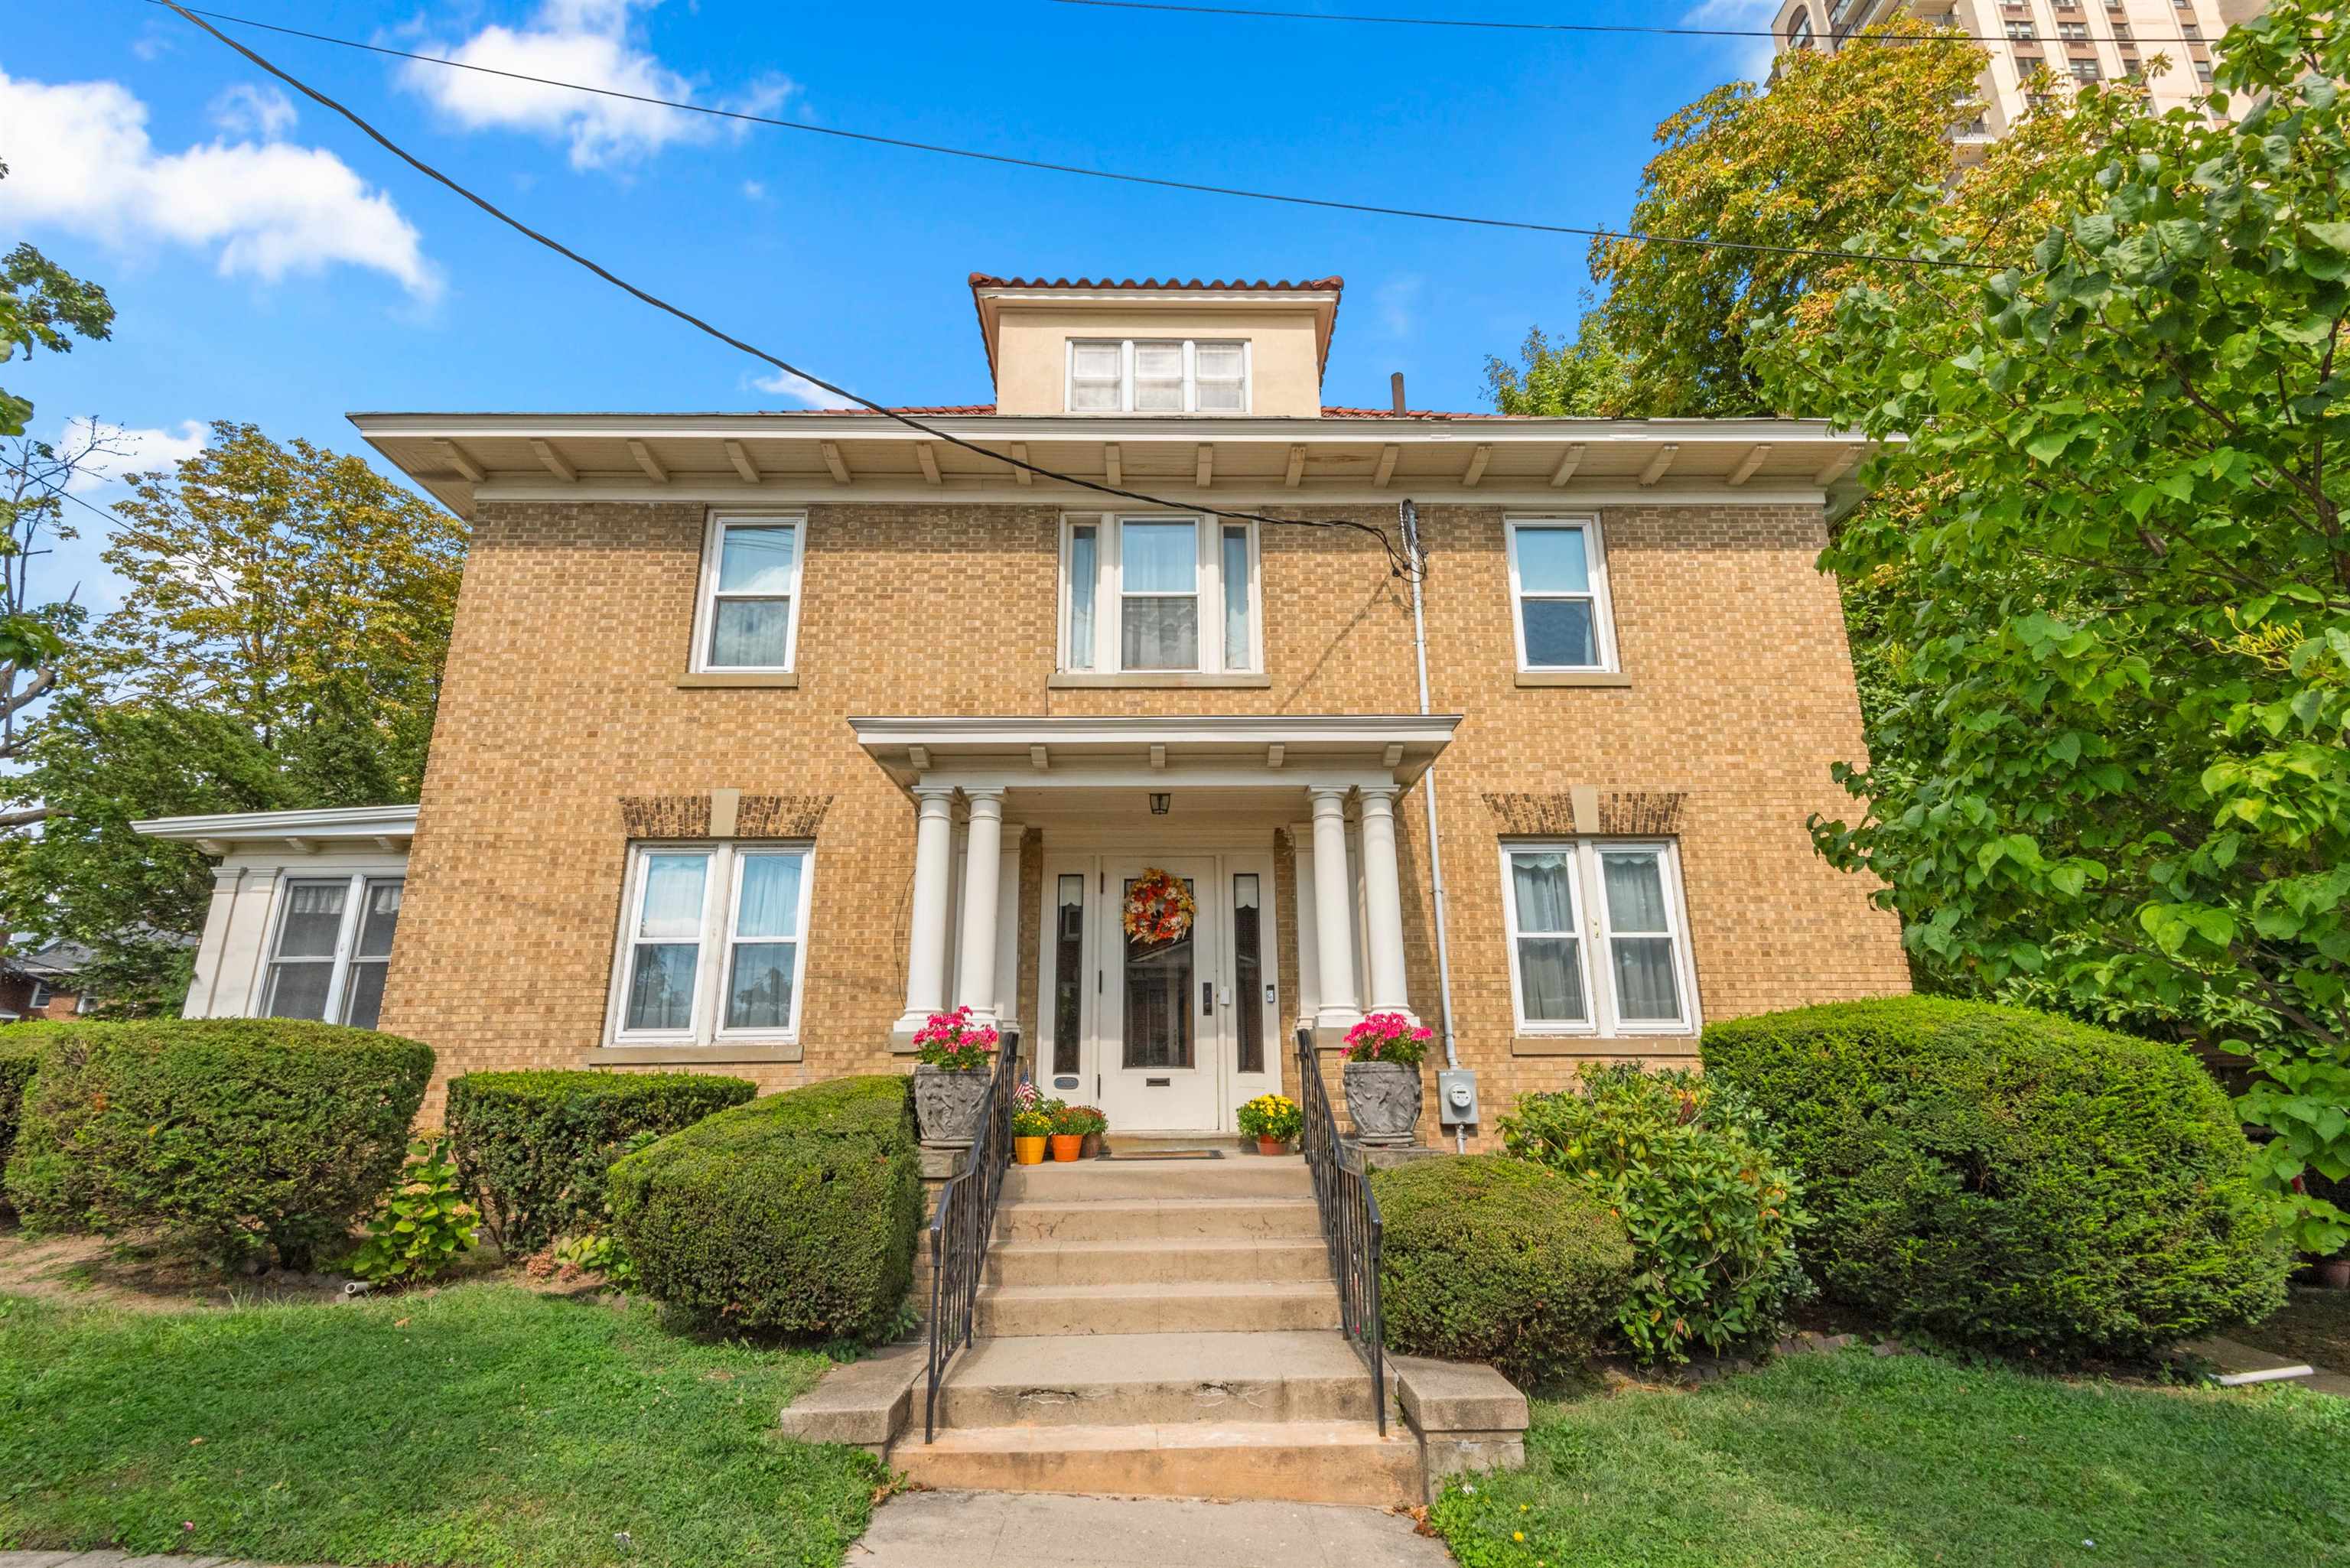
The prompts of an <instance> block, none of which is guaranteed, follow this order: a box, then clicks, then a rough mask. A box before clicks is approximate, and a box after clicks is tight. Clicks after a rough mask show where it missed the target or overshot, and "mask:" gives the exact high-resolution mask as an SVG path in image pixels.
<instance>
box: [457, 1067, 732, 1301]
mask: <svg viewBox="0 0 2350 1568" xmlns="http://www.w3.org/2000/svg"><path fill="white" fill-rule="evenodd" d="M758 1092H759V1091H758V1088H757V1086H756V1085H754V1084H752V1083H751V1082H750V1081H749V1080H747V1079H743V1078H719V1077H712V1076H709V1075H704V1074H700V1073H596V1072H540V1073H468V1074H466V1075H464V1076H463V1077H462V1078H452V1079H451V1080H450V1081H449V1109H448V1125H449V1143H450V1148H451V1151H452V1153H454V1154H455V1155H456V1157H457V1171H458V1178H459V1180H460V1181H461V1182H462V1183H463V1187H464V1189H465V1196H466V1198H467V1199H469V1200H471V1201H472V1203H473V1207H474V1208H476V1209H478V1210H481V1213H482V1225H483V1228H484V1230H486V1231H489V1233H490V1240H492V1241H495V1242H496V1243H497V1244H498V1248H499V1250H500V1251H503V1252H504V1253H505V1254H506V1255H507V1256H508V1257H518V1256H520V1255H522V1254H523V1253H525V1252H535V1251H538V1250H539V1249H540V1248H541V1247H544V1246H546V1244H547V1243H548V1242H550V1241H554V1240H555V1239H556V1237H557V1236H564V1235H574V1234H581V1233H584V1232H586V1231H592V1230H594V1229H595V1228H596V1227H597V1226H598V1225H600V1224H602V1223H603V1221H604V1173H605V1171H606V1170H608V1169H609V1168H610V1167H611V1164H612V1162H613V1161H614V1160H615V1159H618V1158H619V1157H620V1156H621V1155H623V1154H625V1153H627V1152H628V1147H629V1140H630V1139H631V1138H634V1137H637V1136H638V1135H639V1134H640V1133H652V1134H655V1135H657V1136H660V1137H667V1136H669V1135H670V1134H671V1133H673V1132H680V1131H682V1130H683V1129H684V1128H686V1127H691V1126H692V1125H693V1124H694V1123H696V1122H698V1121H700V1120H701V1119H702V1117H704V1116H710V1115H712V1114H713V1113H715V1112H718V1111H723V1110H725V1109H727V1108H729V1107H730V1106H739V1105H741V1104H742V1103H743V1101H745V1100H747V1099H749V1098H750V1097H751V1096H753V1095H755V1094H757V1093H758Z"/></svg>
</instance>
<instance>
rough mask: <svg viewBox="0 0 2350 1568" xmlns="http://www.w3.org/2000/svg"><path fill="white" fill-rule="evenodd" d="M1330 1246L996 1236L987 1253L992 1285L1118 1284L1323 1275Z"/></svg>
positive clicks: (1304, 1240) (1314, 1241) (1309, 1241)
mask: <svg viewBox="0 0 2350 1568" xmlns="http://www.w3.org/2000/svg"><path fill="white" fill-rule="evenodd" d="M1329 1277H1330V1251H1329V1249H1328V1248H1327V1247H1326V1246H1324V1245H1323V1243H1322V1241H1321V1240H1320V1239H1319V1238H1318V1237H1303V1236H1301V1237H1297V1238H1295V1239H1292V1240H1289V1241H1252V1240H1241V1241H1158V1242H1149V1243H1142V1244H1137V1243H1135V1242H1133V1241H1062V1240H1060V1239H1058V1238H1057V1237H1056V1238H1055V1239H1054V1240H1052V1241H998V1242H997V1243H996V1244H995V1245H994V1246H993V1247H992V1248H990V1249H989V1251H988V1254H987V1268H986V1275H985V1278H986V1281H987V1282H988V1283H989V1284H993V1285H1116V1284H1147V1283H1149V1282H1154V1281H1160V1282H1168V1283H1173V1284H1207V1283H1211V1282H1225V1283H1245V1282H1250V1281H1253V1280H1326V1279H1328V1278H1329Z"/></svg>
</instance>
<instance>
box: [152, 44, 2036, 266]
mask: <svg viewBox="0 0 2350 1568" xmlns="http://www.w3.org/2000/svg"><path fill="white" fill-rule="evenodd" d="M148 4H150V5H161V6H165V7H167V8H168V9H170V10H172V11H175V12H177V13H178V14H179V15H181V16H185V17H187V18H188V19H189V20H190V21H192V22H195V23H196V24H197V25H198V26H203V28H204V31H206V32H208V33H210V34H212V35H213V36H214V37H215V38H218V39H220V41H221V42H223V43H224V44H227V45H228V46H229V47H231V48H233V49H235V50H237V51H238V52H239V53H240V54H244V55H246V56H247V57H250V58H252V59H254V60H256V61H259V62H260V63H261V65H262V67H263V68H264V69H265V70H268V71H270V72H272V73H273V74H276V75H277V76H279V77H281V78H284V79H286V80H287V81H293V80H294V78H291V77H286V75H285V73H284V72H282V71H279V70H278V69H277V67H275V66H273V65H270V64H269V63H268V62H267V61H266V60H262V58H261V57H260V56H258V55H255V54H254V53H253V52H252V51H251V50H249V49H246V48H245V47H244V46H243V45H241V44H238V43H236V42H235V41H234V39H232V38H230V37H229V36H227V35H226V34H224V33H222V32H221V31H220V30H219V29H217V28H215V27H212V26H207V25H205V23H204V22H203V20H202V19H203V18H204V17H210V18H212V19H213V21H218V22H226V23H229V24H231V25H232V26H240V27H254V28H258V29H259V30H261V31H263V32H268V33H281V34H284V35H286V36H288V37H295V38H307V39H308V40H310V41H311V42H313V43H318V44H333V45H335V46H337V47H341V48H346V49H361V50H365V51H366V52H368V53H369V54H376V55H389V56H390V57H393V58H395V59H402V60H416V61H420V62H421V63H423V64H425V65H433V66H445V67H449V68H450V69H452V70H460V71H475V72H478V73H480V74H481V75H483V76H492V77H504V78H506V79H507V80H509V81H518V82H530V83H533V84H535V85H536V86H539V87H551V88H566V89H567V90H569V91H572V92H584V93H594V94H596V95H598V97H602V98H617V99H627V100H628V101H629V102H630V103H643V104H651V105H654V106H656V107H658V108H661V109H677V110H679V111H681V112H682V113H687V114H706V115H711V116H713V117H715V118H717V119H733V120H741V121H743V122H745V123H747V124H751V125H764V126H771V127H773V128H775V129H776V130H796V131H801V132H803V133H805V134H806V135H810V136H829V137H835V138H837V139H839V140H845V141H862V142H867V143H869V144H871V145H874V146H878V147H897V148H902V149H905V150H907V151H914V152H934V153H938V154H941V156H944V157H949V158H968V159H972V160H975V161H979V162H983V163H1003V164H1008V165H1010V166H1012V167H1014V168H1016V169H1038V170H1043V171H1046V172H1048V173H1054V174H1081V175H1084V176H1085V177H1086V178H1087V179H1089V180H1115V181H1118V182H1123V183H1125V184H1129V185H1151V186H1156V187H1158V188H1159V189H1160V190H1165V191H1190V192H1196V193H1198V194H1201V195H1208V196H1234V197H1239V198H1242V199H1243V200H1247V201H1251V202H1281V203H1284V204H1285V205H1289V206H1295V207H1319V208H1324V209H1326V210H1329V211H1333V212H1341V213H1370V214H1372V215H1373V216H1377V217H1386V218H1416V219H1419V220H1422V221H1424V222H1428V223H1462V224H1467V225H1470V226H1471V227H1476V228H1486V229H1523V230H1526V231H1528V232H1530V233H1534V234H1572V235H1575V236H1578V237H1580V238H1585V239H1600V240H1629V241H1633V242H1636V243H1638V244H1658V245H1681V246H1687V247H1689V248H1691V249H1697V250H1728V251H1743V252H1749V253H1752V254H1766V255H1789V256H1813V257H1816V258H1818V259H1820V260H1822V261H1843V262H1856V261H1860V262H1882V263H1886V264H1887V265H1898V266H1923V267H1940V268H1944V269H1949V270H1956V271H1969V272H1996V271H1997V270H1999V269H1998V267H1997V266H1996V265H1994V264H1992V263H1990V262H1970V261H1951V260H1942V259H1938V258H1933V257H1928V256H1897V255H1887V254H1877V253H1875V252H1870V251H1847V250H1837V249H1834V248H1832V247H1829V246H1825V245H1774V244H1763V243H1762V242H1759V241H1752V240H1715V239H1699V238H1693V237H1690V236H1687V235H1678V234H1647V233H1644V232H1641V231H1638V230H1624V229H1598V228H1584V227H1578V226H1576V225H1575V224H1571V223H1534V222H1532V221H1530V220H1526V219H1519V218H1487V217H1478V216H1475V215H1473V214H1470V213H1439V212H1430V211H1425V210H1421V209H1419V208H1412V207H1386V206H1379V205H1376V204H1374V203H1371V202H1342V201H1338V200H1336V198H1332V197H1325V196H1300V195H1296V194H1294V193H1287V192H1277V191H1253V190H1248V189H1245V188H1243V187H1240V186H1233V185H1209V184H1203V183H1201V182H1197V181H1191V180H1170V179H1164V178H1161V177H1159V176H1157V175H1150V174H1129V173H1125V172H1122V171H1118V170H1114V169H1088V168H1087V167H1085V166H1084V165H1082V164H1076V163H1054V162H1048V161H1045V160H1043V159H1036V158H1015V157H1013V156H1012V155H1011V154H1009V153H1003V152H980V151H973V150H972V149H970V148H967V147H949V146H945V145H943V144H941V143H939V142H934V141H912V140H907V139H905V138H903V137H897V136H880V135H876V134H874V133H873V132H870V131H863V130H841V129H840V128H839V127H837V126H829V125H809V124H806V123H805V122H803V121H800V120H795V119H776V118H775V117H774V116H771V115H764V114H751V113H748V112H746V111H744V110H742V109H719V108H716V107H714V106H712V105H710V104H702V103H688V102H685V101H682V100H681V99H666V98H656V97H653V96H652V95H650V94H647V93H634V92H623V91H621V90H620V89H619V88H605V87H592V86H590V85H588V84H587V83H586V82H573V81H563V80H560V79H558V78H553V77H539V76H531V75H529V74H528V73H526V72H523V71H508V70H500V69H498V68H497V67H494V66H482V65H475V64H473V62H472V61H470V60H452V59H450V58H448V57H445V56H442V55H424V54H417V53H413V52H411V51H410V50H407V49H395V48H392V47H390V46H389V45H385V44H369V43H364V42H362V41H360V40H359V39H357V38H341V37H337V36H334V35H332V34H330V33H313V32H309V31H307V30H306V29H304V28H300V27H288V26H283V25H282V24H279V23H276V22H261V21H255V19H254V18H252V17H250V16H232V15H230V14H229V13H227V12H224V11H206V10H202V9H199V8H197V7H194V6H189V5H181V4H180V3H179V0H148ZM296 86H300V84H299V83H296ZM302 91H304V92H305V93H308V94H309V95H310V96H311V97H313V98H316V99H317V100H318V101H319V102H320V103H323V104H327V105H329V106H330V107H332V108H333V109H335V111H336V112H337V113H338V114H340V115H342V116H344V117H345V118H346V119H349V120H351V121H352V123H354V124H356V125H359V126H360V127H361V128H362V129H365V130H367V131H368V134H369V135H370V136H374V137H375V139H376V140H378V141H381V142H383V145H384V146H386V147H388V148H391V150H392V151H394V152H395V153H398V154H399V156H400V157H401V158H403V159H407V160H408V161H409V162H411V163H415V164H416V167H417V168H419V169H423V170H425V171H426V172H427V173H429V174H431V175H432V178H434V179H436V180H441V181H442V183H443V184H450V182H448V181H446V180H445V179H442V176H441V175H440V174H439V173H438V172H437V171H432V170H431V169H429V168H427V166H426V165H424V164H422V163H417V162H416V160H414V159H412V158H409V156H408V154H407V153H406V152H403V151H400V149H399V148H397V147H394V146H393V145H392V143H391V142H390V141H388V140H384V138H383V137H382V136H380V135H379V134H377V132H376V131H375V130H373V128H371V127H368V126H367V125H366V122H365V121H363V120H360V119H359V117H358V116H356V115H354V114H352V113H351V111H350V110H348V109H345V108H343V107H342V106H341V105H340V104H338V103H335V102H334V100H333V99H328V98H326V97H324V96H322V95H320V94H318V93H317V92H314V91H312V89H310V88H307V87H304V88H302ZM450 188H451V189H452V190H456V189H459V188H458V187H457V186H455V185H453V184H451V185H450ZM464 194H465V195H466V196H467V197H468V198H469V199H471V200H473V201H474V202H477V203H478V204H480V205H482V206H484V208H487V209H488V210H489V211H490V212H492V213H496V215H497V216H498V217H500V218H502V219H505V221H506V222H508V223H512V222H513V220H512V219H510V218H506V217H505V214H504V213H497V209H495V208H494V207H489V204H488V203H487V202H481V200H480V198H479V197H475V196H473V193H472V192H464ZM516 226H517V227H519V226H520V225H516ZM527 232H528V231H526V230H525V233H527ZM532 237H533V238H539V237H540V236H538V235H536V234H534V235H533V236H532ZM572 259H573V260H575V261H576V260H578V259H579V258H577V257H576V256H575V257H573V258H572Z"/></svg>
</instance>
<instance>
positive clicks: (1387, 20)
mask: <svg viewBox="0 0 2350 1568" xmlns="http://www.w3.org/2000/svg"><path fill="white" fill-rule="evenodd" d="M1054 4H1055V5H1092V6H1097V7H1098V8H1100V9H1103V10H1108V11H1174V12H1179V13H1183V14H1186V15H1190V16H1249V17H1262V18H1267V19H1271V20H1274V21H1281V22H1363V23H1369V24H1371V25H1374V26H1383V27H1459V28H1467V29H1471V30H1476V31H1485V32H1496V33H1632V34H1638V35H1642V36H1648V37H1659V38H1777V37H1779V36H1780V35H1779V34H1777V33H1775V32H1773V31H1772V30H1771V29H1770V28H1768V27H1686V26H1683V27H1668V26H1659V25H1656V24H1653V23H1638V22H1503V21H1486V20H1478V19H1473V18H1470V17H1465V16H1362V15H1353V14H1349V13H1347V12H1343V11H1273V10H1263V9H1259V8H1257V7H1255V6H1251V5H1177V4H1175V3H1174V0H1054ZM1938 38H1951V39H1963V40H1965V41H1966V42H1969V43H1975V44H2028V43H2040V42H2047V41H2052V40H2043V39H2040V38H2019V37H2016V36H2014V35H2012V34H2009V33H1961V32H1959V31H1957V30H1956V29H1954V28H1944V29H1941V30H1939V31H1937V32H1930V33H1850V34H1846V35H1845V36H1842V37H1840V38H1837V39H1835V40H1834V41H1835V43H1837V44H1838V45H1839V46H1841V45H1844V44H1860V43H1875V44H1923V43H1929V42H1931V41H1933V40H1935V39H1938ZM2053 41H2054V42H2061V43H2067V44H2208V43H2210V41H2211V40H2210V39H2209V38H2190V37H2188V36H2184V35H2180V36H2177V37H2169V36H2163V37H2129V38H2125V37H2122V36H2119V35H2114V36H2100V37H2094V38H2092V37H2079V38H2059V39H2056V40H2053Z"/></svg>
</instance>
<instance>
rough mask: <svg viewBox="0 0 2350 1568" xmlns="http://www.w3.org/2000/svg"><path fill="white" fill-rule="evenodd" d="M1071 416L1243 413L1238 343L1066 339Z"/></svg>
mask: <svg viewBox="0 0 2350 1568" xmlns="http://www.w3.org/2000/svg"><path fill="white" fill-rule="evenodd" d="M1068 410H1069V412H1071V413H1073V414H1244V413H1246V412H1248V411H1249V351H1248V345H1247V344H1246V343H1244V342H1225V341H1220V340H1214V339H1210V338H1204V337H1125V338H1083V337H1077V338H1071V339H1070V340H1069V398H1068Z"/></svg>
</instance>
